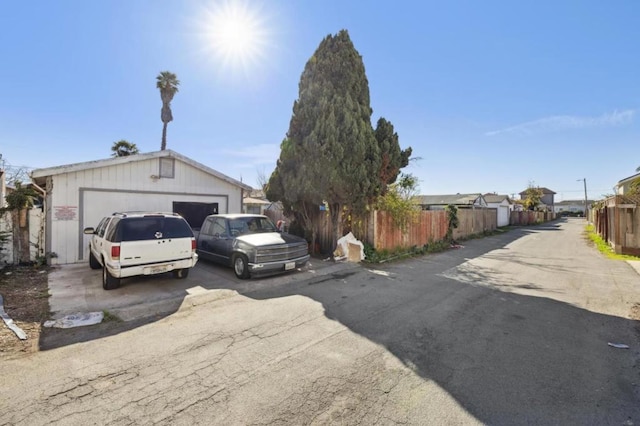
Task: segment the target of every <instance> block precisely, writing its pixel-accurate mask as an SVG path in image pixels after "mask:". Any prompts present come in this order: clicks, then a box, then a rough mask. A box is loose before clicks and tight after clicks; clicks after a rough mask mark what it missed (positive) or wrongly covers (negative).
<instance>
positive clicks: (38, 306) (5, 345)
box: [0, 266, 51, 359]
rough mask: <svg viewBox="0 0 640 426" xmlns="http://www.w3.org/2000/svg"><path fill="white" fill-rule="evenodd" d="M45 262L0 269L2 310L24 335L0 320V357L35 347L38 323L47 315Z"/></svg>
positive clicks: (35, 348)
mask: <svg viewBox="0 0 640 426" xmlns="http://www.w3.org/2000/svg"><path fill="white" fill-rule="evenodd" d="M50 269H51V268H50V267H47V266H39V267H38V266H17V267H7V268H4V269H2V270H0V294H1V295H2V298H3V299H4V310H5V312H6V313H7V315H9V317H10V318H11V319H13V321H14V322H15V323H16V325H17V326H18V327H20V328H21V329H22V330H23V331H24V332H25V334H26V335H27V339H26V340H20V339H18V336H16V335H15V333H14V332H13V331H12V330H11V329H9V327H7V326H6V324H5V323H4V321H2V320H0V359H10V358H16V357H20V356H25V355H28V354H31V353H34V352H37V351H38V349H39V344H38V342H39V341H40V334H41V333H42V324H43V323H44V321H46V320H48V319H49V288H48V284H47V280H48V274H49V270H50Z"/></svg>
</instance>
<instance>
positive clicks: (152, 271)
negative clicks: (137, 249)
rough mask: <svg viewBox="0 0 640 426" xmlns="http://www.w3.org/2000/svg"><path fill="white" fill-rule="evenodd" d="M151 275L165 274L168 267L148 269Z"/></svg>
mask: <svg viewBox="0 0 640 426" xmlns="http://www.w3.org/2000/svg"><path fill="white" fill-rule="evenodd" d="M148 271H149V274H162V273H163V272H167V267H166V266H154V267H153V268H148Z"/></svg>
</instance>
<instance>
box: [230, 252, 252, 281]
mask: <svg viewBox="0 0 640 426" xmlns="http://www.w3.org/2000/svg"><path fill="white" fill-rule="evenodd" d="M233 272H235V274H236V277H238V278H240V279H241V280H246V279H247V278H249V261H248V260H247V256H245V255H244V254H235V255H234V256H233Z"/></svg>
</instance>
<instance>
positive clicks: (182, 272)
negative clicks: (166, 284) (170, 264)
mask: <svg viewBox="0 0 640 426" xmlns="http://www.w3.org/2000/svg"><path fill="white" fill-rule="evenodd" d="M188 276H189V268H183V269H175V270H174V271H173V278H177V279H179V280H183V279H185V278H187V277H188Z"/></svg>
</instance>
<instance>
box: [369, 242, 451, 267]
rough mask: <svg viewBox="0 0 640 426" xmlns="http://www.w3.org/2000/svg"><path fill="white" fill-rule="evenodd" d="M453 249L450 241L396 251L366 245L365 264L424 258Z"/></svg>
mask: <svg viewBox="0 0 640 426" xmlns="http://www.w3.org/2000/svg"><path fill="white" fill-rule="evenodd" d="M450 247H451V243H449V242H448V241H444V240H442V241H430V242H428V243H427V244H425V245H423V246H421V247H418V246H413V247H408V248H407V247H405V248H402V247H400V248H397V249H394V250H386V249H383V250H380V251H378V250H376V249H375V248H374V247H373V246H372V245H371V244H368V243H365V244H364V255H365V262H368V263H384V262H389V261H392V260H399V259H404V258H406V257H414V256H423V255H425V254H429V253H439V252H442V251H445V250H447V249H449V248H450Z"/></svg>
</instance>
